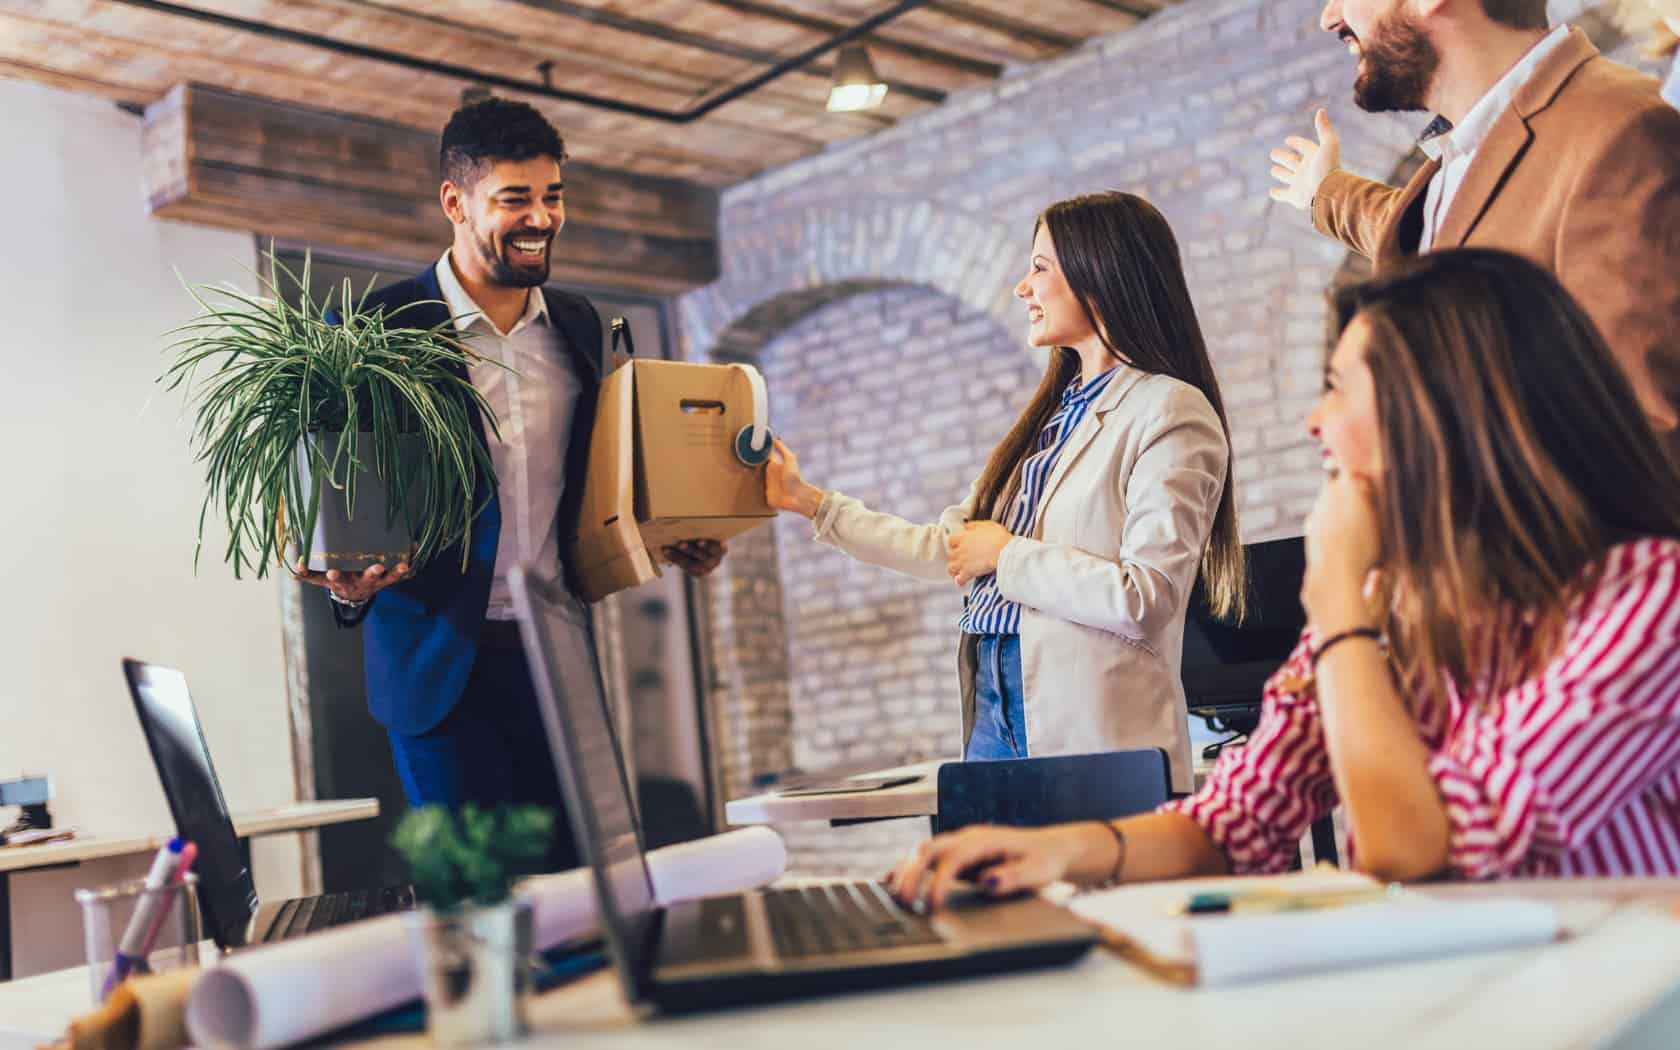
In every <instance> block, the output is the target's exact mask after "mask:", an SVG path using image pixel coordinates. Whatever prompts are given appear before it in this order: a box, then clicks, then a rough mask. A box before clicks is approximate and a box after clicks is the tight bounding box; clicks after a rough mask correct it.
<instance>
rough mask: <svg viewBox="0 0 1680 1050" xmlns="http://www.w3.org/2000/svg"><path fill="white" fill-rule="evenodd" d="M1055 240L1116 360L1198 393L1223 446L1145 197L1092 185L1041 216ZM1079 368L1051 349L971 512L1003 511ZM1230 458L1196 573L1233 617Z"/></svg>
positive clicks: (1200, 359)
mask: <svg viewBox="0 0 1680 1050" xmlns="http://www.w3.org/2000/svg"><path fill="white" fill-rule="evenodd" d="M1039 226H1043V227H1047V228H1048V229H1049V231H1050V240H1051V242H1052V243H1053V244H1055V246H1056V256H1057V258H1058V259H1059V260H1060V261H1061V268H1062V273H1063V275H1064V276H1065V277H1066V278H1067V282H1068V287H1070V288H1071V289H1072V290H1073V294H1074V296H1075V297H1076V298H1077V299H1078V300H1079V302H1080V304H1081V305H1083V306H1084V308H1085V317H1086V320H1088V321H1089V322H1090V323H1091V327H1092V328H1093V329H1095V330H1096V331H1097V333H1098V334H1099V335H1100V337H1101V338H1102V341H1103V345H1104V346H1106V347H1107V348H1108V352H1109V353H1110V354H1111V355H1113V357H1114V359H1115V361H1116V362H1121V361H1124V362H1125V363H1127V364H1129V365H1131V366H1132V367H1134V368H1138V369H1141V370H1142V371H1145V372H1151V373H1156V374H1160V375H1167V376H1171V377H1172V378H1174V379H1177V380H1179V381H1181V382H1184V383H1188V384H1190V385H1191V386H1193V387H1195V388H1196V389H1197V390H1200V391H1201V392H1202V396H1204V397H1206V398H1207V399H1208V403H1209V404H1211V405H1212V406H1213V410H1214V412H1215V413H1217V414H1218V416H1219V425H1220V429H1222V430H1224V432H1225V444H1226V447H1227V448H1229V447H1230V443H1231V428H1230V426H1229V424H1228V423H1227V422H1226V420H1225V403H1224V400H1223V399H1222V398H1220V396H1219V383H1218V381H1217V380H1215V378H1214V375H1213V362H1212V361H1210V360H1209V359H1208V352H1207V343H1206V342H1205V341H1204V340H1203V339H1202V326H1201V324H1200V322H1198V321H1197V320H1196V308H1195V307H1194V306H1193V305H1192V304H1191V302H1190V288H1189V285H1188V284H1186V283H1185V280H1184V265H1183V263H1182V262H1181V261H1180V259H1179V254H1178V241H1177V240H1176V239H1175V238H1174V237H1173V232H1172V227H1171V226H1169V225H1167V220H1166V218H1165V217H1164V216H1162V215H1161V213H1160V212H1159V211H1157V210H1156V209H1155V207H1154V206H1153V205H1151V204H1150V203H1149V202H1148V201H1146V200H1144V199H1143V198H1142V197H1137V196H1134V195H1132V194H1130V193H1094V194H1088V195H1086V196H1082V197H1073V198H1070V199H1068V200H1064V201H1059V202H1057V203H1055V204H1052V205H1051V206H1050V207H1049V208H1047V209H1045V211H1044V214H1043V215H1041V216H1039V219H1038V224H1037V225H1036V226H1034V228H1033V235H1034V237H1036V236H1037V235H1038V227H1039ZM1078 374H1079V354H1078V352H1077V351H1075V350H1073V349H1072V348H1070V347H1057V348H1056V349H1054V350H1052V351H1050V362H1049V364H1048V365H1047V366H1046V368H1045V370H1044V378H1043V379H1042V380H1040V381H1039V384H1038V389H1037V390H1036V391H1035V392H1034V393H1033V396H1032V400H1031V401H1029V402H1028V403H1027V407H1026V409H1025V410H1023V411H1022V413H1021V415H1020V417H1019V418H1018V419H1016V420H1015V425H1014V426H1013V427H1011V428H1010V430H1009V433H1008V434H1006V435H1005V436H1004V439H1003V441H1002V443H1000V444H999V445H998V447H997V448H996V449H994V450H993V452H992V456H991V459H990V460H989V461H987V463H986V469H985V470H984V471H982V472H981V474H980V481H979V483H978V485H977V490H976V497H977V498H976V502H975V507H976V508H977V512H978V513H980V514H984V515H986V516H988V517H990V518H991V519H992V520H994V521H1001V520H1002V519H1003V518H1004V517H1005V516H1006V515H1007V514H1008V511H1009V503H1010V501H1011V500H1012V499H1013V498H1014V492H1015V486H1016V482H1017V479H1018V477H1019V474H1020V469H1021V465H1022V464H1023V463H1025V462H1026V460H1027V457H1029V456H1030V455H1032V453H1033V451H1034V450H1035V449H1036V448H1037V443H1038V435H1039V433H1040V432H1041V431H1043V429H1044V427H1045V426H1046V425H1047V424H1048V423H1049V422H1050V417H1051V416H1052V415H1054V414H1055V412H1056V409H1057V407H1058V406H1059V405H1060V404H1061V397H1062V391H1064V390H1065V389H1067V385H1068V383H1069V381H1071V380H1072V379H1073V377H1074V376H1076V375H1078ZM1231 474H1232V470H1231V468H1230V466H1229V465H1227V467H1226V470H1225V483H1224V487H1223V488H1221V489H1220V492H1219V508H1218V510H1217V512H1216V513H1215V516H1214V521H1213V531H1212V533H1211V535H1210V536H1209V538H1208V543H1207V549H1206V550H1205V551H1204V552H1203V554H1202V580H1203V582H1204V584H1205V585H1206V587H1207V596H1208V604H1209V606H1210V607H1211V608H1212V609H1213V612H1214V614H1215V615H1217V616H1220V617H1224V618H1228V619H1237V620H1240V619H1241V618H1242V615H1243V610H1244V608H1245V605H1246V593H1247V588H1246V586H1245V583H1246V581H1245V570H1244V564H1243V549H1242V540H1241V539H1240V538H1239V537H1238V535H1237V510H1236V502H1235V499H1234V497H1233V496H1232V493H1231Z"/></svg>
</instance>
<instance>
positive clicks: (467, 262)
mask: <svg viewBox="0 0 1680 1050" xmlns="http://www.w3.org/2000/svg"><path fill="white" fill-rule="evenodd" d="M439 159H440V168H441V174H442V184H441V186H440V187H439V191H438V199H439V202H440V203H441V205H442V207H443V211H444V214H445V215H447V216H448V218H449V221H450V223H451V224H452V225H453V227H454V239H453V243H452V244H451V246H450V248H449V250H448V251H446V252H444V253H443V256H442V258H440V259H439V260H438V261H437V263H436V265H434V266H430V267H427V268H426V269H425V270H423V271H421V272H420V273H419V274H417V275H415V276H414V277H411V278H409V279H408V280H406V281H401V282H399V283H397V284H394V285H391V286H390V287H387V288H383V289H381V290H379V291H377V292H374V293H373V294H371V295H370V296H368V297H367V299H366V301H365V302H364V303H363V305H362V311H363V312H371V311H374V310H379V309H383V310H384V311H385V315H386V317H387V318H392V315H393V314H395V317H394V323H397V324H402V325H406V326H409V327H415V328H431V327H433V326H436V325H441V324H446V323H450V324H453V326H454V328H455V330H456V334H457V337H458V338H460V339H461V340H462V341H463V342H464V343H465V344H466V345H467V346H468V347H469V348H470V349H472V350H473V351H474V352H475V353H476V354H478V355H480V356H481V357H482V358H483V360H482V361H478V362H475V363H473V364H472V365H471V366H470V367H469V368H467V369H466V372H467V378H468V379H470V381H471V382H472V384H473V386H474V387H475V388H477V390H478V391H479V392H480V393H481V394H483V395H484V398H485V400H486V401H487V403H488V404H489V406H490V408H491V410H492V411H493V412H494V413H495V416H496V421H497V425H496V427H495V428H494V429H492V428H488V427H486V426H485V425H484V421H483V419H482V418H480V417H479V414H478V411H477V409H476V408H473V407H472V406H469V413H470V414H471V416H472V418H473V420H474V423H475V426H476V428H477V431H478V437H479V440H480V441H482V442H484V444H485V446H486V448H487V450H488V451H489V454H490V461H491V463H492V465H493V467H494V470H495V474H496V478H495V480H496V485H495V489H494V493H493V495H492V498H491V499H490V501H489V505H488V506H487V507H486V508H485V510H484V511H483V512H482V513H481V514H480V515H479V517H478V518H477V519H476V520H475V521H474V522H473V526H472V533H471V535H470V537H469V539H468V541H467V547H468V549H467V563H466V568H465V570H464V571H463V570H462V569H461V552H460V550H459V548H454V549H451V550H449V551H444V552H440V553H439V554H438V555H437V556H436V557H435V558H433V559H432V560H431V561H430V562H429V563H428V564H427V565H426V567H425V569H424V571H420V572H411V571H410V567H409V566H408V565H407V564H401V565H397V566H395V567H394V568H392V569H391V570H390V571H386V569H385V568H384V567H383V566H379V565H376V566H374V567H372V568H370V569H368V570H367V571H366V572H364V573H362V574H360V575H352V574H344V573H340V572H338V571H336V570H335V571H332V572H327V573H309V572H305V571H303V569H304V567H303V566H302V565H299V566H298V571H297V573H296V575H297V577H298V578H299V579H301V580H305V581H307V582H310V583H315V584H319V585H321V586H323V587H325V588H326V589H327V591H328V594H329V596H330V598H331V601H332V603H333V613H334V617H335V619H336V620H337V622H338V623H339V625H340V626H344V627H350V626H355V625H358V624H360V625H362V628H363V630H364V631H365V632H366V639H365V642H366V644H365V647H364V648H365V651H366V672H367V693H368V708H369V710H370V711H371V712H372V714H373V717H374V718H375V719H377V720H378V721H379V723H380V724H381V725H383V726H384V727H385V729H386V731H387V734H388V735H389V737H390V741H391V752H392V756H393V758H394V759H395V762H396V766H397V771H398V773H399V774H400V775H401V777H402V782H403V788H404V791H405V793H406V794H407V796H408V801H409V804H410V805H415V806H419V805H426V804H432V803H443V804H448V805H460V804H463V803H468V802H472V803H477V804H480V805H491V804H496V803H502V802H529V803H538V804H541V805H545V806H549V807H552V808H554V809H555V810H556V811H558V810H560V808H561V798H560V788H559V778H558V776H557V775H556V772H555V768H554V760H553V757H552V755H551V754H550V753H549V748H548V743H547V741H548V736H547V733H546V732H545V731H544V728H543V723H542V718H541V714H540V712H539V711H538V708H537V701H536V694H535V690H534V687H533V686H532V683H531V674H530V669H529V667H528V666H527V664H526V659H525V653H524V650H523V648H522V646H521V644H520V638H519V631H518V627H517V624H516V623H515V621H514V618H513V616H514V614H513V605H512V601H511V598H510V596H509V592H508V585H507V574H508V570H509V569H510V568H511V567H512V566H513V565H515V564H518V563H520V562H523V563H526V564H528V565H531V566H533V567H534V570H535V571H538V572H545V571H548V572H553V573H554V574H556V575H557V576H559V575H563V573H564V568H563V566H562V562H561V552H560V542H561V539H562V537H564V536H567V535H569V534H570V533H571V531H572V526H573V524H574V523H575V521H576V518H577V513H578V508H579V504H580V502H581V496H582V490H583V476H584V469H585V466H586V465H587V463H588V460H589V437H590V433H591V430H592V428H593V426H594V418H595V401H596V392H597V388H598V387H599V385H600V382H601V370H602V349H601V319H600V315H599V314H597V313H596V311H595V308H594V306H592V305H591V304H590V302H589V300H587V299H585V298H583V297H582V296H579V295H572V294H570V293H567V292H561V291H556V290H554V289H545V288H543V284H544V283H545V282H546V281H547V280H548V273H549V252H550V249H551V247H552V245H553V242H554V238H555V236H556V235H557V234H559V232H560V229H561V227H562V225H564V223H565V218H566V209H565V203H564V196H563V186H562V170H563V165H564V162H565V145H564V143H563V141H562V140H561V137H560V134H559V132H557V131H556V130H555V129H554V127H553V125H551V124H549V122H548V121H547V120H546V119H545V118H544V117H543V116H542V114H540V113H538V112H537V111H536V110H535V109H533V108H532V107H530V106H528V105H525V104H524V103H521V102H513V101H509V100H506V99H500V98H491V99H486V100H484V101H480V102H475V103H473V104H471V105H467V106H463V107H462V108H461V109H459V110H457V111H456V113H455V114H454V115H453V116H452V117H450V119H449V123H448V125H447V126H446V127H445V128H444V130H443V138H442V144H441V149H440V150H439ZM405 308H406V309H405ZM399 310H400V313H399V312H398V311H399ZM452 319H453V320H452ZM486 480H487V479H482V478H481V479H480V482H481V484H483V483H485V482H486ZM486 487H487V486H486ZM666 554H667V556H669V557H670V558H671V559H672V561H673V562H675V563H676V564H677V565H679V566H680V567H682V568H683V569H684V570H685V571H686V572H688V573H690V574H691V575H695V576H700V575H704V574H706V573H708V572H710V571H711V570H712V569H714V568H715V567H716V566H717V564H718V562H719V560H721V558H722V557H723V545H722V544H721V543H717V542H712V541H704V540H702V541H697V542H695V543H692V544H685V545H682V546H680V547H677V548H670V549H668V550H667V551H666ZM556 826H557V830H558V832H559V835H560V838H561V839H562V842H561V843H560V844H559V845H558V846H557V848H556V849H555V850H554V851H553V853H552V854H551V856H550V862H551V865H552V866H553V867H566V866H572V865H575V864H576V863H577V856H576V851H575V848H574V847H573V846H572V844H571V842H570V836H569V822H568V821H566V820H564V819H561V820H559V821H557V825H556Z"/></svg>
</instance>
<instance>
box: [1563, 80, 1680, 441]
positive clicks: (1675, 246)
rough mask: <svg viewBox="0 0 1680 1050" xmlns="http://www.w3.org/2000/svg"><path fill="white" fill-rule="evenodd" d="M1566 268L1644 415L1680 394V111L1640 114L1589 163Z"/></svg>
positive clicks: (1566, 223)
mask: <svg viewBox="0 0 1680 1050" xmlns="http://www.w3.org/2000/svg"><path fill="white" fill-rule="evenodd" d="M1557 245H1558V250H1557V273H1558V278H1559V280H1561V281H1562V282H1563V284H1564V286H1565V287H1567V288H1568V289H1569V290H1570V291H1571V292H1572V293H1573V294H1574V295H1575V298H1576V300H1577V301H1578V302H1579V303H1580V304H1581V306H1582V307H1583V308H1585V309H1586V311H1587V313H1588V314H1590V315H1591V316H1592V319H1593V321H1594V322H1595V323H1596V324H1597V325H1598V328H1599V331H1600V332H1601V333H1603V335H1604V339H1605V341H1606V342H1607V343H1609V344H1610V349H1611V350H1612V351H1614V352H1615V354H1616V358H1617V360H1619V361H1620V362H1621V363H1622V367H1623V369H1625V370H1626V372H1627V374H1628V378H1630V379H1631V380H1633V386H1634V392H1635V393H1637V394H1638V395H1639V402H1640V405H1641V407H1643V408H1644V410H1645V414H1646V415H1647V416H1650V417H1651V419H1652V420H1653V422H1655V423H1656V425H1657V427H1658V428H1659V429H1664V430H1666V429H1669V428H1671V427H1673V426H1674V425H1675V422H1676V417H1675V404H1676V401H1677V400H1680V112H1676V111H1675V110H1673V109H1671V108H1669V107H1668V106H1653V107H1651V108H1649V109H1646V110H1643V111H1641V112H1640V113H1639V115H1638V116H1637V118H1636V119H1634V120H1633V121H1631V122H1630V123H1629V124H1628V127H1627V128H1626V129H1625V130H1623V131H1622V132H1621V134H1619V135H1617V136H1616V137H1615V138H1614V139H1612V140H1611V145H1610V146H1609V148H1608V149H1606V150H1605V151H1604V154H1603V155H1602V156H1601V157H1600V158H1599V159H1598V161H1597V162H1596V163H1593V164H1590V165H1587V166H1586V167H1585V170H1584V172H1583V174H1582V176H1581V178H1580V182H1579V185H1577V186H1576V187H1574V192H1573V193H1571V194H1570V198H1569V203H1568V204H1567V206H1566V207H1565V209H1564V214H1563V222H1562V225H1561V227H1560V229H1559V230H1558V242H1557Z"/></svg>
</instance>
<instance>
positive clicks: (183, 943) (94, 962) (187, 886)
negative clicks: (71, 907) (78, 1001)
mask: <svg viewBox="0 0 1680 1050" xmlns="http://www.w3.org/2000/svg"><path fill="white" fill-rule="evenodd" d="M76 903H78V904H80V905H81V906H82V943H83V944H84V945H85V946H86V949H87V964H88V987H89V988H90V989H91V990H92V992H93V1001H94V1002H96V1003H98V1002H103V1001H104V999H105V997H106V996H107V995H109V994H111V989H113V988H115V987H116V986H117V985H118V984H120V983H121V981H122V979H123V978H125V977H131V976H134V975H136V974H141V973H162V972H164V971H166V970H177V969H180V968H182V967H188V966H197V965H198V942H199V940H200V939H201V938H202V937H203V932H202V929H201V927H200V924H199V915H198V876H197V875H195V874H193V873H192V872H188V873H187V875H186V877H185V878H184V879H183V880H182V881H181V882H178V883H176V884H174V885H171V886H163V887H160V888H158V889H147V888H146V880H145V879H130V880H128V881H127V882H119V883H116V884H114V885H110V886H100V887H98V888H96V889H91V890H77V891H76ZM125 942H127V943H128V944H129V945H130V947H133V948H136V949H137V950H136V951H135V953H134V957H133V958H131V957H130V956H129V954H128V953H127V952H124V953H123V958H122V960H121V961H120V962H119V960H118V958H117V955H118V949H119V948H122V946H123V945H124V943H125Z"/></svg>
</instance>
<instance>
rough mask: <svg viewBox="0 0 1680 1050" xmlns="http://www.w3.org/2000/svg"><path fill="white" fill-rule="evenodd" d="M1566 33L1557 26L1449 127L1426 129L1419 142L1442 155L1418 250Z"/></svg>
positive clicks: (1434, 156)
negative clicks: (1519, 95)
mask: <svg viewBox="0 0 1680 1050" xmlns="http://www.w3.org/2000/svg"><path fill="white" fill-rule="evenodd" d="M1568 37H1569V27H1568V26H1567V25H1559V26H1557V27H1556V28H1555V29H1553V30H1552V31H1551V32H1550V33H1547V34H1546V36H1545V38H1544V39H1542V40H1541V41H1540V42H1539V43H1538V44H1535V45H1534V46H1533V47H1532V48H1529V51H1528V54H1526V55H1524V56H1523V57H1522V60H1521V61H1519V62H1518V63H1517V64H1516V65H1514V66H1512V67H1511V68H1510V69H1509V70H1507V71H1506V73H1505V75H1504V76H1503V77H1500V78H1499V81H1498V83H1496V84H1494V85H1493V87H1492V88H1490V89H1489V90H1488V93H1487V94H1485V95H1483V96H1482V97H1481V99H1480V100H1479V101H1478V102H1477V103H1476V104H1475V105H1474V106H1472V107H1470V112H1468V113H1466V114H1465V115H1464V119H1463V120H1461V121H1459V122H1458V124H1456V125H1454V126H1452V127H1451V130H1447V131H1440V132H1437V133H1434V134H1431V133H1430V132H1425V133H1424V138H1423V141H1421V142H1419V143H1418V145H1419V146H1421V147H1422V148H1423V152H1424V153H1426V154H1428V156H1429V158H1430V159H1431V160H1438V161H1440V162H1441V167H1440V170H1438V171H1436V172H1435V177H1434V178H1432V179H1430V180H1429V191H1428V192H1427V193H1426V194H1425V195H1424V199H1423V235H1422V236H1421V237H1420V238H1419V239H1418V254H1420V255H1421V254H1423V253H1424V252H1427V251H1429V250H1430V249H1431V248H1433V247H1434V246H1435V235H1436V233H1437V232H1438V231H1439V230H1440V229H1441V223H1442V222H1443V221H1444V220H1445V218H1446V215H1447V212H1448V211H1450V210H1451V209H1452V203H1453V198H1454V197H1456V196H1458V188H1459V186H1461V185H1463V183H1464V176H1465V174H1466V173H1467V172H1469V170H1470V165H1471V164H1472V163H1474V162H1475V160H1476V151H1477V150H1478V149H1480V148H1481V146H1482V143H1483V141H1485V140H1486V139H1487V136H1488V132H1489V131H1491V130H1492V129H1493V124H1494V122H1495V121H1496V120H1498V119H1499V117H1500V115H1501V114H1502V113H1504V112H1505V110H1506V109H1507V108H1509V107H1510V105H1511V100H1512V99H1514V98H1516V97H1517V92H1518V91H1521V90H1522V87H1523V85H1524V84H1526V83H1528V81H1529V79H1530V78H1531V77H1533V76H1534V71H1535V69H1537V68H1538V67H1539V65H1540V63H1541V62H1543V61H1545V59H1546V56H1547V55H1549V54H1551V53H1552V52H1553V51H1555V50H1557V48H1558V46H1559V45H1560V44H1562V43H1563V42H1564V41H1565V40H1566V39H1568ZM1445 124H1446V122H1445V121H1444V120H1440V118H1437V124H1432V125H1431V126H1430V127H1431V129H1433V128H1435V127H1437V126H1444V125H1445Z"/></svg>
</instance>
